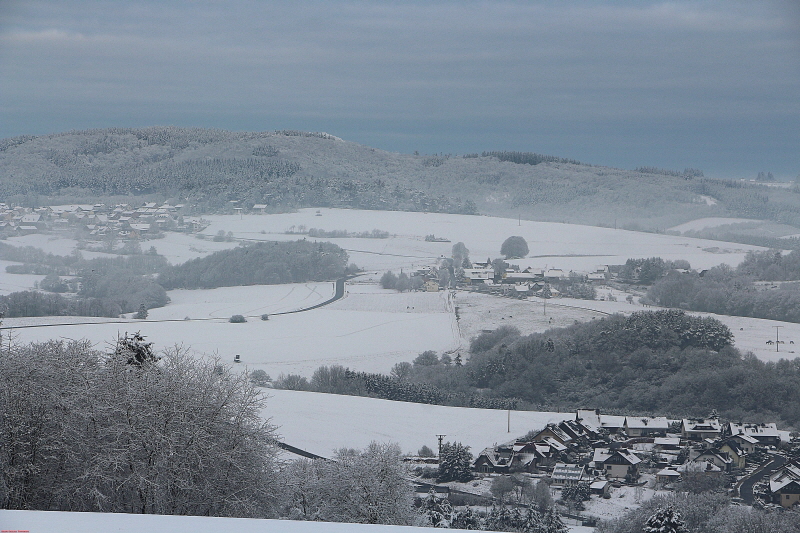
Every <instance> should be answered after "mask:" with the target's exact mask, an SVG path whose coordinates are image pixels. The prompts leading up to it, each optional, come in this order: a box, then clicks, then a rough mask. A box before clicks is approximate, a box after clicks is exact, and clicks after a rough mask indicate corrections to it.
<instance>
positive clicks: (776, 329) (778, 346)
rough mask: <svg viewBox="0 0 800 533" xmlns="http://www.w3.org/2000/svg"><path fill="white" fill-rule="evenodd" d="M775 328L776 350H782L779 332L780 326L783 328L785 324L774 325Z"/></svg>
mask: <svg viewBox="0 0 800 533" xmlns="http://www.w3.org/2000/svg"><path fill="white" fill-rule="evenodd" d="M772 327H773V328H775V351H776V352H780V351H781V349H780V341H779V340H778V332H779V331H780V330H779V329H778V328H782V327H783V326H772Z"/></svg>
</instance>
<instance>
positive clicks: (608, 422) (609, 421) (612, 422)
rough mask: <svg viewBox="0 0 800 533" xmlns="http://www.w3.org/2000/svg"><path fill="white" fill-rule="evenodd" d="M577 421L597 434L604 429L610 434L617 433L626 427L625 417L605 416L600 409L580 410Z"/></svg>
mask: <svg viewBox="0 0 800 533" xmlns="http://www.w3.org/2000/svg"><path fill="white" fill-rule="evenodd" d="M575 420H576V421H577V422H580V423H581V424H583V426H584V427H587V428H591V429H592V430H593V431H595V432H596V433H599V432H600V430H603V429H604V430H606V431H607V432H609V433H616V432H618V431H619V430H620V429H622V428H623V427H624V426H625V417H624V416H617V415H603V414H600V409H578V410H577V412H576V413H575Z"/></svg>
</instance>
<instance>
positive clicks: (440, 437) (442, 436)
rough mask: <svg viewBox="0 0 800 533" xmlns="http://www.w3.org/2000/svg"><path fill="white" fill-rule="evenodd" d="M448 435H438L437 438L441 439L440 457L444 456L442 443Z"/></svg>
mask: <svg viewBox="0 0 800 533" xmlns="http://www.w3.org/2000/svg"><path fill="white" fill-rule="evenodd" d="M446 436H447V435H436V438H437V439H439V457H441V456H442V441H443V440H444V438H445V437H446Z"/></svg>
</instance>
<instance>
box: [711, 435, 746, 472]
mask: <svg viewBox="0 0 800 533" xmlns="http://www.w3.org/2000/svg"><path fill="white" fill-rule="evenodd" d="M717 449H718V450H719V451H720V452H721V453H723V454H725V455H727V456H728V457H730V459H731V461H732V463H731V467H732V468H738V469H743V468H744V467H745V466H746V464H747V453H745V451H744V450H743V449H742V448H741V447H739V444H738V443H737V442H736V441H735V440H733V439H726V440H724V441H722V444H720V445H719V446H718V447H717Z"/></svg>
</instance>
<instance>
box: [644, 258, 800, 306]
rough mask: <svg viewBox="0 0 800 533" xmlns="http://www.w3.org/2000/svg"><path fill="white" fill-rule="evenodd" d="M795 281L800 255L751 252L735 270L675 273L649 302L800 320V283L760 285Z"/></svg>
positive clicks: (654, 288) (651, 291)
mask: <svg viewBox="0 0 800 533" xmlns="http://www.w3.org/2000/svg"><path fill="white" fill-rule="evenodd" d="M795 280H800V251H792V252H791V253H789V254H786V255H783V254H781V252H779V251H775V250H769V251H764V252H749V253H748V254H747V257H746V258H745V260H744V261H743V262H742V263H741V264H740V265H739V266H738V267H737V268H735V269H733V268H731V267H729V266H727V265H720V266H717V267H714V268H711V269H709V270H707V271H704V272H702V273H697V272H687V273H678V272H672V273H670V274H669V275H667V276H666V277H664V278H663V279H661V280H659V281H658V282H657V283H655V284H654V285H653V286H652V287H651V288H650V289H649V290H648V292H647V299H648V300H650V301H652V302H654V303H656V304H658V305H662V306H665V307H680V308H683V309H690V310H693V311H705V312H709V313H717V314H722V315H733V316H747V317H754V318H766V319H771V320H780V321H785V322H800V284H798V283H779V284H776V285H775V286H774V288H771V287H767V288H765V287H758V286H756V284H755V283H754V281H774V282H779V281H795Z"/></svg>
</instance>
